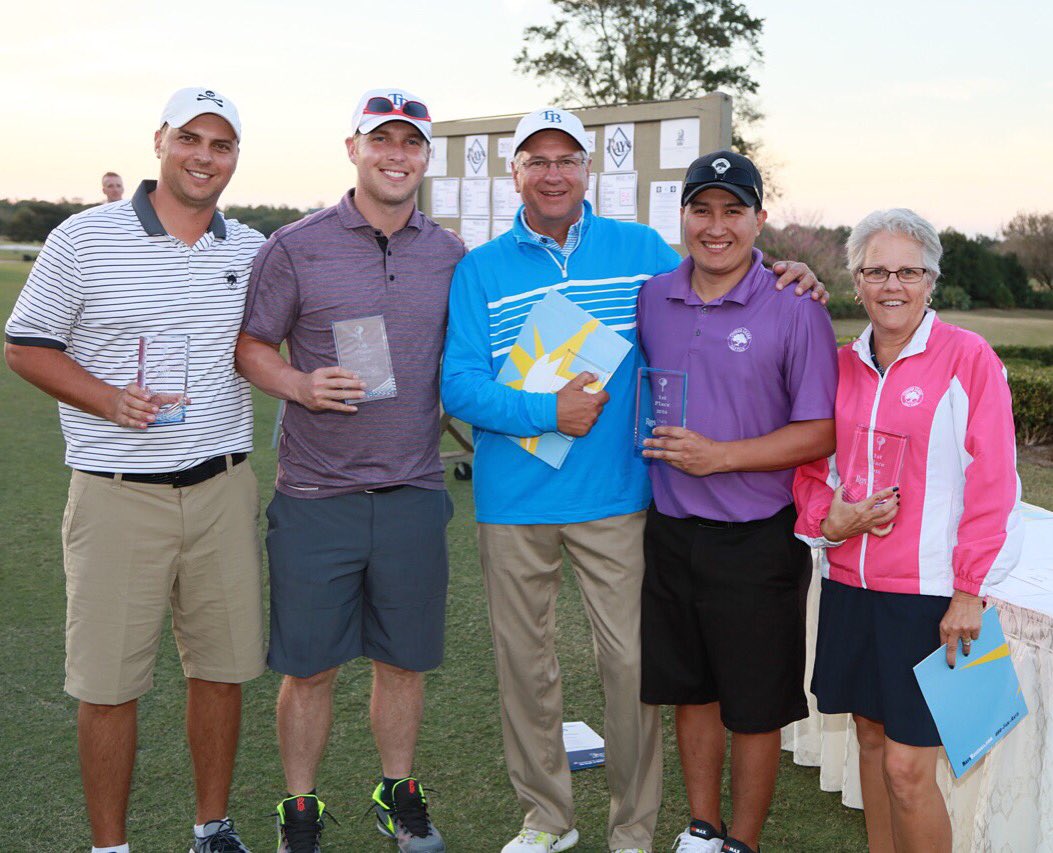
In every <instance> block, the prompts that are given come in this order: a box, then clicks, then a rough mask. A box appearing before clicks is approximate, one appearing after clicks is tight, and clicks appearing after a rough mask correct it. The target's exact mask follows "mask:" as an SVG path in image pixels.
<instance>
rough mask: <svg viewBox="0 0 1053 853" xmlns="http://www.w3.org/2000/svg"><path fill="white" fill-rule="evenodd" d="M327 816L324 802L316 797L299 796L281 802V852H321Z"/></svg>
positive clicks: (277, 809)
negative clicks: (325, 816) (325, 817)
mask: <svg viewBox="0 0 1053 853" xmlns="http://www.w3.org/2000/svg"><path fill="white" fill-rule="evenodd" d="M325 813H326V812H325V803H323V802H322V801H321V800H320V799H318V797H316V796H315V795H314V794H296V795H294V796H292V797H287V798H286V799H284V800H282V801H281V802H280V803H278V806H277V808H276V810H275V815H276V817H277V824H278V853H322V844H321V838H322V830H323V829H324V828H325V819H324V815H325ZM329 817H332V815H331V814H330V815H329ZM334 820H335V818H334Z"/></svg>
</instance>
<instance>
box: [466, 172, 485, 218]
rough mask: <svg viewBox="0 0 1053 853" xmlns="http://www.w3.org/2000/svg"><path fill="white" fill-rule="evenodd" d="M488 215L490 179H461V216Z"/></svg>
mask: <svg viewBox="0 0 1053 853" xmlns="http://www.w3.org/2000/svg"><path fill="white" fill-rule="evenodd" d="M489 215H490V179H489V178H465V179H464V180H462V181H461V216H471V217H488V216H489Z"/></svg>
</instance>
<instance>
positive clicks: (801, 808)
mask: <svg viewBox="0 0 1053 853" xmlns="http://www.w3.org/2000/svg"><path fill="white" fill-rule="evenodd" d="M27 269H28V266H27V265H25V264H20V263H18V264H11V263H0V316H2V317H3V318H6V317H7V316H8V314H9V313H10V308H11V305H12V303H13V301H14V298H15V296H16V295H17V291H18V288H19V287H20V286H21V283H22V281H23V280H24V278H25V274H26V272H27ZM0 395H2V399H3V401H4V406H3V417H2V418H0V442H2V446H3V447H4V448H5V451H6V458H7V459H8V460H9V461H10V462H11V463H13V464H9V466H8V477H9V482H8V487H7V488H6V489H4V490H3V491H2V492H0V518H3V519H4V545H5V547H4V548H3V551H2V553H0V584H2V589H3V591H4V594H3V596H2V597H0V640H2V642H3V648H4V655H3V664H2V667H0V706H2V707H3V710H4V713H3V715H2V716H0V742H2V743H3V744H4V745H5V749H4V750H2V752H0V778H2V779H3V780H4V781H3V782H2V783H0V790H2V799H3V801H5V802H8V803H9V805H11V806H12V807H13V809H14V810H15V811H16V812H17V814H18V827H17V833H18V837H17V842H15V846H14V847H11V849H16V848H17V849H20V850H22V849H24V850H35V851H36V850H39V851H45V850H46V851H75V850H84V851H86V850H87V849H88V836H87V823H86V818H85V815H84V809H83V805H82V798H81V791H80V780H79V775H78V767H77V760H76V732H75V726H74V714H75V709H76V703H75V702H74V701H73V700H72V699H70V698H69V697H67V696H65V695H64V694H63V692H62V679H63V671H62V670H63V614H64V584H63V580H64V579H63V573H62V560H61V548H60V542H59V524H60V520H61V515H62V508H63V504H64V500H65V489H66V486H67V482H68V473H67V471H66V469H65V468H64V466H63V464H62V449H63V448H62V438H61V434H60V432H59V426H58V418H57V415H56V411H55V404H54V402H53V401H51V400H50V399H48V398H47V397H45V396H44V395H43V394H41V393H39V392H37V391H35V390H34V389H32V388H30V387H29V386H28V385H27V384H26V383H24V382H22V381H21V380H19V379H18V378H17V377H15V376H14V375H13V374H11V373H10V371H8V370H7V369H6V367H0ZM257 403H258V406H257V412H256V447H257V448H258V449H257V451H256V452H255V453H254V454H253V457H252V464H253V467H254V468H255V470H256V473H257V475H258V476H259V479H260V483H261V490H262V492H263V494H262V495H261V499H262V503H263V505H265V504H266V502H267V500H268V499H269V497H270V491H271V487H270V484H271V483H272V482H273V479H274V468H275V459H274V453H273V451H271V449H270V437H271V430H272V426H273V421H274V412H275V403H274V401H273V400H269V399H267V398H264V397H260V396H258V397H257ZM1039 461H1041V460H1039ZM1022 464H1023V465H1024V466H1025V468H1024V470H1025V475H1026V482H1025V497H1029V498H1030V499H1032V500H1037V501H1038V502H1040V503H1044V504H1045V505H1047V506H1053V468H1046V467H1043V466H1042V465H1039V464H1032V463H1022ZM1027 466H1030V467H1027ZM1032 469H1033V471H1032ZM448 485H449V488H450V492H451V495H452V496H453V499H454V502H455V504H456V506H457V514H456V517H455V519H454V521H453V522H452V523H451V525H450V554H451V563H452V566H451V568H452V572H451V582H450V593H449V615H448V629H447V647H446V662H445V664H444V666H443V667H442V668H441V669H439V670H438V671H437V672H435V673H433V674H432V675H430V676H429V679H428V698H427V711H426V714H425V723H424V728H423V731H422V733H421V738H420V748H419V757H418V761H417V772H418V773H419V775H420V776H421V777H422V779H424V780H425V782H426V784H427V785H429V786H434V788H436V789H437V791H436V792H435V793H434V794H433V798H432V811H433V814H434V816H435V818H436V821H437V823H438V824H439V825H440V828H441V829H442V830H443V833H444V834H445V836H446V838H447V841H448V843H449V847H450V849H451V851H465V853H475V851H487V850H497V849H499V848H500V846H501V845H502V844H503V843H504V842H505V841H506V840H507V839H508V838H510V837H511V836H512V835H514V833H515V832H516V830H517V829H518V827H519V822H520V813H519V810H518V807H517V805H516V803H515V800H514V798H513V796H512V792H511V788H510V786H509V785H508V782H507V778H506V775H505V768H504V760H503V757H502V750H501V737H500V724H499V721H498V712H497V687H496V681H495V677H494V671H493V663H492V655H491V649H490V636H489V628H488V625H487V618H486V608H485V603H484V599H483V593H482V584H481V581H480V577H479V568H478V561H477V557H476V551H475V539H474V525H473V522H472V498H471V484H470V483H463V482H458V481H456V480H454V479H453V477H452V476H448ZM1033 490H1034V491H1035V492H1036V493H1037V494H1039V495H1042V496H1043V497H1042V498H1041V499H1039V498H1038V497H1036V495H1035V494H1033V493H1032V492H1033ZM559 625H560V633H559V638H558V651H559V656H560V662H561V666H562V671H563V682H564V694H565V706H566V718H567V719H583V720H585V721H587V722H588V723H590V724H591V725H592V726H593V728H596V729H600V728H601V720H602V717H601V707H602V698H601V694H600V690H599V685H598V681H597V677H596V674H595V669H594V666H593V663H592V651H591V640H590V638H589V634H588V628H587V624H586V621H585V617H584V614H583V613H582V609H581V604H580V599H579V596H578V593H577V589H576V586H575V584H574V583H573V581H572V580H570V578H569V577H568V583H567V584H566V585H565V587H564V594H563V596H562V600H561V601H560V605H559ZM277 684H278V679H277V678H276V677H275V676H274V675H273V674H267V675H265V676H263V677H261V678H260V679H258V680H256V681H255V682H253V683H251V684H249V685H247V686H246V689H245V711H244V719H243V729H242V730H243V734H242V744H241V751H240V754H239V762H238V768H237V771H236V774H235V784H234V790H233V802H232V805H231V814H232V815H233V816H234V817H235V818H236V819H237V821H238V825H239V828H240V830H241V832H242V835H243V837H244V838H245V840H246V841H247V842H248V843H249V845H250V846H251V847H253V849H255V850H257V851H264V850H267V849H270V847H269V845H271V844H273V841H274V835H273V822H272V819H271V818H270V817H269V814H270V812H271V810H272V807H273V804H274V803H275V801H276V800H277V799H278V797H279V796H280V795H281V794H282V783H281V779H282V776H281V768H280V765H279V762H278V756H277V749H276V746H275V737H274V714H273V704H274V697H275V694H276V689H277ZM368 688H369V672H368V669H367V667H366V666H364V665H362V664H358V663H356V664H352V665H348V666H347V667H346V668H345V672H344V673H343V674H342V676H341V681H340V684H339V687H338V689H337V697H336V707H335V724H334V727H333V734H332V738H331V740H330V745H329V752H328V756H327V758H326V760H325V762H324V764H323V767H322V771H321V774H320V777H319V780H318V785H319V791H320V792H321V794H322V796H323V798H324V799H325V800H326V802H327V804H328V806H329V808H330V809H331V810H332V812H333V813H335V814H336V816H337V817H338V818H339V819H340V820H341V825H340V826H332V825H331V826H330V829H328V830H327V832H326V838H327V840H328V844H327V849H340V850H354V851H390V850H391V849H392V846H391V845H390V843H389V842H387V841H385V840H384V839H382V838H381V837H380V836H379V835H378V834H377V833H376V832H375V830H374V829H373V828H372V824H371V822H370V821H368V820H359V815H361V814H362V812H363V811H365V809H366V807H367V804H368V798H369V793H370V791H371V790H372V787H373V785H374V784H375V782H376V780H377V776H378V773H379V766H378V761H377V757H376V755H375V751H374V748H373V746H372V741H371V739H370V736H369V730H368V718H367V713H368ZM182 712H183V695H182V680H181V678H180V671H179V664H178V659H177V656H176V653H175V648H174V645H173V643H172V640H171V636H170V635H168V636H166V637H165V639H164V641H163V643H162V648H161V653H160V656H159V660H158V665H157V672H156V686H155V688H154V689H153V690H152V691H151V692H150V693H148V694H147V695H146V696H145V697H144V698H143V699H142V700H141V702H140V738H139V750H138V760H137V764H136V780H135V788H134V792H133V796H132V803H131V808H130V822H129V829H130V835H131V840H132V843H133V849H136V850H139V851H157V850H182V849H185V843H186V841H187V839H188V833H189V830H190V823H191V817H192V814H193V791H192V788H191V782H190V778H191V776H190V768H189V759H188V757H187V753H186V748H185V746H184V740H183V736H182V732H181V729H182ZM665 724H666V740H665V759H666V771H665V789H666V796H665V802H664V805H663V809H662V813H661V815H660V818H659V830H658V835H657V838H656V847H655V849H656V850H664V849H668V846H669V845H671V843H672V841H673V838H674V837H675V835H676V834H677V833H678V832H679V831H680V830H681V829H682V827H683V824H684V822H685V819H686V815H687V807H686V803H685V799H684V796H683V793H682V790H681V783H680V771H679V766H678V763H677V758H676V749H675V742H674V739H673V737H672V736H671V735H672V730H671V726H670V719H669V717H668V715H667V717H666V721H665ZM574 787H575V797H576V802H577V807H578V827H579V829H580V830H581V832H582V841H581V843H580V844H579V845H578V847H577V850H580V851H582V853H594V852H597V851H605V850H606V845H605V842H604V827H605V825H606V813H607V793H606V784H605V780H604V776H603V773H602V771H597V770H592V771H584V772H582V773H578V774H575V777H574ZM726 793H727V792H726V791H725V795H726ZM725 814H726V815H727V814H730V812H729V810H727V809H726V810H725ZM180 844H183V845H184V846H183V847H179V845H180ZM9 846H10V845H9ZM764 849H765V850H766V851H769V853H777V851H800V850H803V849H811V850H822V851H838V853H841V851H845V852H846V853H847V851H864V850H866V841H865V830H864V826H863V817H862V813H860V812H855V811H851V810H848V809H845V808H843V807H842V806H841V805H840V798H839V795H836V794H824V793H822V792H820V790H819V784H818V771H817V770H814V769H810V768H801V767H796V766H794V765H793V764H792V762H791V761H790V760H789V758H788V756H786V755H785V754H784V759H783V771H782V773H781V774H780V777H779V786H778V789H777V791H776V796H775V802H774V805H773V809H772V816H771V819H770V820H769V822H768V827H767V829H766V832H765V840H764Z"/></svg>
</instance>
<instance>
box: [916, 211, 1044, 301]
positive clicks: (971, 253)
mask: <svg viewBox="0 0 1053 853" xmlns="http://www.w3.org/2000/svg"><path fill="white" fill-rule="evenodd" d="M940 242H941V243H942V244H943V259H942V260H941V261H940V269H941V276H940V281H941V284H940V287H943V286H947V285H951V286H956V287H960V288H961V289H962V290H964V291H965V292H966V293H967V294H968V295H969V298H970V299H971V300H972V303H973V306H974V307H978V308H982V307H987V308H1015V307H1017V306H1018V305H1024V304H1027V301H1028V300H1027V294H1028V286H1027V275H1026V274H1025V273H1024V271H1023V268H1022V267H1021V266H1020V264H1019V263H1016V262H1015V261H1010V260H1009V259H1008V258H1006V257H1005V256H1003V255H1000V254H998V252H996V251H995V245H996V244H995V243H994V241H992V240H991V239H990V238H987V237H976V238H970V237H966V236H965V235H964V234H962V233H960V232H958V231H955V230H954V229H953V228H951V229H948V230H946V231H944V232H943V233H942V234H940ZM938 289H939V288H937V290H938Z"/></svg>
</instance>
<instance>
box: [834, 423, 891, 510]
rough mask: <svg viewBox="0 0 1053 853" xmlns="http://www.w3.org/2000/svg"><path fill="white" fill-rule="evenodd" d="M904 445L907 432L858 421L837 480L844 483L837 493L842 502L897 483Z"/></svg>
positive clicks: (848, 501) (854, 500)
mask: <svg viewBox="0 0 1053 853" xmlns="http://www.w3.org/2000/svg"><path fill="white" fill-rule="evenodd" d="M871 436H873V449H872V450H871V447H870V444H871V441H870V438H871ZM906 449H907V436H905V435H900V434H899V433H897V432H886V431H885V430H880V429H875V430H871V429H870V428H869V427H866V426H863V425H862V424H860V425H858V426H857V427H856V430H855V433H854V434H853V435H852V449H851V450H850V451H849V453H848V463H847V465H846V466H845V470H844V472H842V475H841V482H842V483H844V486H845V487H844V490H843V491H842V492H841V497H842V499H843V500H844V501H845V503H850V504H854V503H859V502H860V501H861V500H865V499H866V498H867V496H868V495H872V494H874V492H880V491H883V490H884V489H889V488H891V487H892V486H897V485H899V472H900V468H902V466H903V456H904V453H905V451H906ZM871 463H873V464H871Z"/></svg>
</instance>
